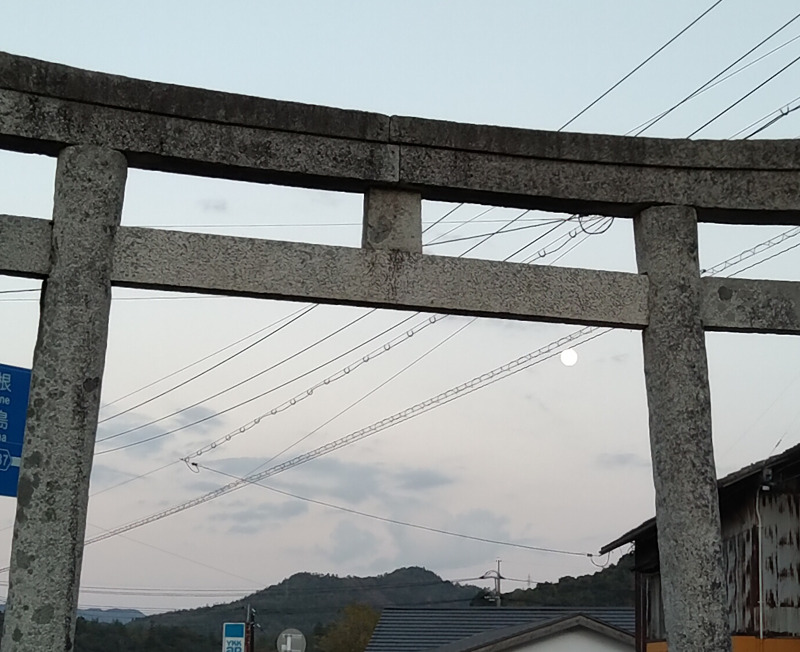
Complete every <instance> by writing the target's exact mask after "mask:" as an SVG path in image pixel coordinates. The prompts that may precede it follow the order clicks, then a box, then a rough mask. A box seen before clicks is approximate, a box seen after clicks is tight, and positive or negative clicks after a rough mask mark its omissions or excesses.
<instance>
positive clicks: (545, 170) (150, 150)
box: [0, 53, 800, 224]
mask: <svg viewBox="0 0 800 652" xmlns="http://www.w3.org/2000/svg"><path fill="white" fill-rule="evenodd" d="M81 143H91V144H96V145H101V146H105V147H109V148H113V149H118V150H120V151H122V152H124V153H125V154H126V156H127V158H128V162H129V165H131V166H133V167H142V168H146V169H155V170H164V171H169V172H179V173H186V174H199V175H211V176H220V177H225V178H232V179H240V180H246V181H256V182H261V183H280V184H286V185H295V186H301V187H310V188H322V189H333V190H343V191H359V192H363V191H365V190H366V189H368V188H370V187H372V186H374V185H376V183H375V182H379V184H378V185H381V186H383V187H391V185H392V184H398V187H399V189H401V190H411V191H418V192H420V193H421V195H422V197H423V198H425V199H438V200H444V201H454V202H483V203H490V204H495V205H503V206H519V207H523V208H530V209H541V210H549V211H557V212H569V213H585V214H588V213H600V214H607V215H618V216H624V217H632V216H634V215H636V214H637V213H638V211H640V210H642V209H643V208H645V207H646V206H652V205H660V204H681V205H691V206H693V207H695V208H696V209H697V212H698V218H699V219H700V220H702V221H716V222H733V223H737V222H741V223H752V224H798V223H800V143H798V142H797V141H796V140H793V141H763V142H759V141H745V142H742V141H735V142H729V141H689V140H686V139H674V140H669V139H650V138H629V137H622V136H605V135H595V134H570V133H555V132H543V131H532V130H523V129H510V128H504V127H488V126H482V125H470V124H457V123H450V122H442V121H434V120H423V119H419V118H406V117H393V118H390V117H388V116H383V115H378V114H371V113H363V112H358V111H345V110H341V109H333V108H329V107H317V106H310V105H303V104H296V103H291V102H279V101H275V100H263V99H259V98H253V97H245V96H240V95H234V94H227V93H220V92H217V91H207V90H202V89H195V88H186V87H182V86H172V85H169V84H159V83H154V82H146V81H142V80H135V79H127V78H124V77H119V76H115V75H106V74H101V73H96V72H89V71H84V70H78V69H75V68H69V67H66V66H61V65H57V64H52V63H47V62H43V61H36V60H33V59H26V58H23V57H15V56H13V55H9V54H2V53H0V146H2V147H6V148H9V149H16V150H20V151H32V152H40V153H45V154H51V155H54V154H56V153H57V151H58V150H59V149H60V148H61V147H63V146H64V145H69V144H81ZM400 161H402V166H401V165H400Z"/></svg>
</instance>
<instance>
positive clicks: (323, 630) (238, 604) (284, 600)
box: [0, 555, 634, 652]
mask: <svg viewBox="0 0 800 652" xmlns="http://www.w3.org/2000/svg"><path fill="white" fill-rule="evenodd" d="M632 565H633V562H632V558H631V556H630V555H629V556H626V557H623V558H622V559H621V560H620V563H618V564H616V565H612V566H609V567H608V568H606V569H604V570H601V571H599V572H597V573H594V574H592V575H583V576H580V577H563V578H561V579H560V580H559V581H558V582H554V583H548V582H546V583H542V584H539V585H538V586H537V587H536V588H534V589H527V590H516V591H512V592H511V593H504V594H503V596H502V603H503V606H504V607H508V608H512V607H515V606H529V605H560V606H613V607H618V606H631V605H632V604H633V599H634V594H633V573H632V572H631V569H632ZM484 593H485V591H484V590H482V589H479V588H478V587H476V586H470V585H459V584H453V583H451V582H446V581H444V580H442V579H441V578H440V577H439V576H438V575H436V574H435V573H432V572H431V571H428V570H425V569H423V568H416V567H412V568H401V569H399V570H396V571H393V572H391V573H387V574H385V575H379V576H376V577H337V576H335V575H319V574H314V573H298V574H296V575H293V576H292V577H290V578H288V579H286V580H284V581H282V582H281V583H279V584H276V585H274V586H270V587H268V588H266V589H264V590H262V591H258V592H256V593H253V594H252V595H249V596H247V597H246V598H243V599H242V600H237V601H235V602H231V603H228V604H221V605H215V606H211V607H203V608H200V609H188V610H181V611H173V612H169V613H165V614H159V615H156V616H150V617H148V618H143V619H140V620H136V621H133V622H131V623H128V624H127V625H122V624H119V623H115V624H107V623H95V622H88V621H85V620H83V619H79V621H78V628H77V634H76V641H75V652H218V651H219V649H220V645H221V640H220V639H221V636H220V634H221V631H222V623H224V622H238V621H242V620H244V613H245V611H244V610H245V607H246V606H247V605H248V604H249V605H250V606H251V607H252V608H254V609H255V610H256V622H257V623H258V624H259V625H260V626H261V630H260V631H257V633H256V648H255V649H256V650H257V651H262V650H263V651H267V650H274V649H275V639H276V637H277V635H278V634H279V633H280V632H281V631H282V630H284V629H286V628H289V627H294V628H296V629H299V630H300V631H302V632H303V633H304V634H305V635H306V638H307V640H308V648H307V649H308V651H309V652H314V651H315V650H319V649H320V648H319V646H318V643H319V641H320V640H321V637H323V636H324V635H326V634H327V637H326V638H325V639H322V640H323V646H324V647H326V648H327V649H329V650H336V649H340V647H337V641H339V639H342V638H343V636H344V634H343V632H344V631H346V630H347V628H348V627H351V625H352V623H354V622H355V623H356V624H358V622H359V621H360V620H364V618H361V617H360V616H361V613H362V612H363V613H364V614H367V615H369V612H370V608H371V609H372V610H373V611H374V613H377V612H379V611H380V609H381V608H383V607H386V606H415V607H424V606H431V607H464V606H468V605H469V604H473V605H484V604H488V602H487V601H486V600H484V599H482V598H481V596H482V595H483V594H484ZM352 605H363V606H364V608H355V609H354V608H352V607H351V606H352ZM349 606H350V607H351V608H350V609H349V610H346V608H347V607H349ZM354 614H356V615H358V616H359V618H355V617H354ZM1 616H2V614H0V617H1ZM348 618H349V620H348ZM361 629H364V628H359V630H361ZM359 637H360V638H363V637H364V634H361V633H360V634H359Z"/></svg>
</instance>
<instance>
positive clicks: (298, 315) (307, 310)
mask: <svg viewBox="0 0 800 652" xmlns="http://www.w3.org/2000/svg"><path fill="white" fill-rule="evenodd" d="M318 305H319V304H314V305H311V306H308V307H307V308H305V309H303V310H301V311H299V312H298V313H296V314H295V316H293V317H292V318H291V319H289V320H288V321H286V323H284V324H281V325H280V326H278V327H277V328H275V330H273V331H270V332H269V333H267V334H266V335H264V336H263V337H260V338H258V339H257V340H256V341H255V342H251V343H250V344H248V345H247V346H245V347H244V348H243V349H240V350H238V351H237V352H236V353H233V354H231V355H229V356H228V357H227V358H223V359H222V360H220V361H219V362H217V363H215V364H213V365H211V366H210V367H208V368H206V369H204V370H203V371H201V372H200V373H197V374H195V375H194V376H192V377H191V378H187V379H186V380H184V381H181V382H180V383H178V384H177V385H173V386H172V387H170V388H169V389H165V390H164V391H162V392H160V393H159V394H156V395H155V396H151V397H150V398H148V399H146V400H144V401H141V402H139V403H137V404H136V405H133V406H131V407H129V408H126V409H124V410H122V411H121V412H117V413H115V414H112V415H111V416H108V417H105V418H103V419H100V420H99V421H98V423H105V422H107V421H111V420H112V419H116V418H117V417H120V416H122V415H123V414H128V413H129V412H132V411H133V410H137V409H138V408H140V407H142V406H144V405H147V404H148V403H151V402H153V401H155V400H156V399H159V398H161V397H162V396H164V395H166V394H169V393H170V392H174V391H175V390H178V389H180V388H181V387H185V386H186V385H188V384H189V383H191V382H193V381H195V380H197V379H198V378H200V377H202V376H205V375H206V374H207V373H209V372H210V371H213V370H214V369H218V368H219V367H221V366H222V365H224V364H225V363H227V362H230V361H231V360H233V359H234V358H236V357H238V356H240V355H241V354H242V353H244V352H245V351H249V350H250V349H252V348H254V347H256V346H258V345H259V344H261V343H262V342H265V341H266V340H268V339H269V338H270V337H272V336H273V335H276V334H277V333H280V332H281V331H282V330H283V329H284V328H287V327H288V326H291V325H292V324H294V323H295V322H297V321H298V320H300V319H302V318H303V317H305V316H306V315H307V314H308V313H310V312H311V311H312V310H314V309H315V308H317V307H318ZM301 353H302V351H301ZM298 355H299V354H298ZM212 398H213V397H212ZM203 400H208V399H203ZM201 402H202V401H201ZM196 405H199V404H198V403H195V404H194V405H190V406H189V407H187V408H184V409H185V410H188V409H190V408H192V407H195V406H196ZM181 411H183V410H181ZM181 411H179V412H176V413H173V414H170V415H169V416H174V415H175V414H179V413H180V412H181ZM163 418H167V417H163ZM160 420H161V419H158V421H160ZM152 423H155V422H153V421H151V422H150V423H148V424H144V426H139V427H140V428H143V427H145V426H147V425H150V424H152ZM133 430H138V428H134V429H133ZM128 432H132V431H131V430H129V431H128ZM121 434H125V433H121ZM118 436H119V435H112V436H110V437H106V438H105V439H112V438H113V437H118ZM105 439H99V440H98V441H105Z"/></svg>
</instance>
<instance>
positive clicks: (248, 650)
mask: <svg viewBox="0 0 800 652" xmlns="http://www.w3.org/2000/svg"><path fill="white" fill-rule="evenodd" d="M255 613H256V610H255V609H252V608H251V607H250V604H249V603H248V604H247V607H245V618H244V652H255V618H254V616H255Z"/></svg>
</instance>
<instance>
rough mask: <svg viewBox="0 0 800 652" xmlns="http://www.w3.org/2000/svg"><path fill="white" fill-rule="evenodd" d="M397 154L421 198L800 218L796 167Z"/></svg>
mask: <svg viewBox="0 0 800 652" xmlns="http://www.w3.org/2000/svg"><path fill="white" fill-rule="evenodd" d="M632 140H633V139H632ZM400 160H401V165H400V183H402V184H405V185H407V186H409V187H413V188H418V189H419V190H420V192H421V193H422V196H423V197H425V198H426V199H435V200H439V201H450V202H473V203H483V204H500V205H507V206H518V207H520V208H529V209H537V210H549V211H557V212H564V213H577V214H584V215H589V214H595V213H596V214H600V215H614V216H620V217H633V216H635V215H636V214H637V213H638V212H639V211H640V210H641V209H642V208H644V207H646V206H648V205H653V204H681V205H690V206H693V207H695V208H696V209H697V212H698V217H699V218H701V219H702V220H703V221H706V222H732V223H737V222H741V223H751V224H798V223H800V173H799V171H764V170H748V169H743V170H726V169H719V170H709V169H695V168H682V167H674V168H668V167H660V166H641V165H637V164H635V163H634V164H627V163H616V162H615V163H609V164H599V163H584V162H575V161H565V160H558V159H542V158H528V157H520V156H509V155H503V154H493V153H479V152H474V151H465V150H451V149H440V148H432V147H426V146H410V145H402V146H401V152H400Z"/></svg>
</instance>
